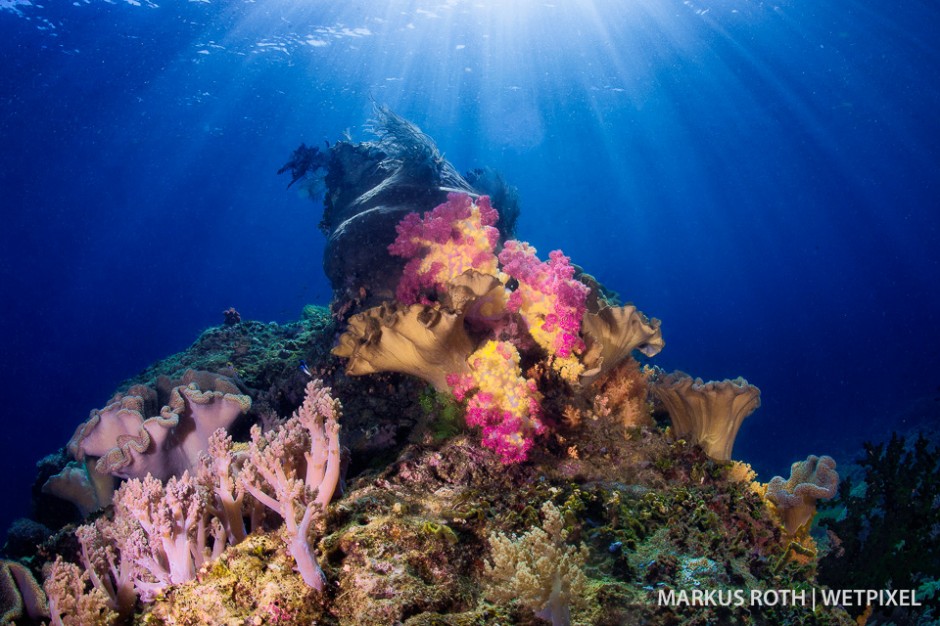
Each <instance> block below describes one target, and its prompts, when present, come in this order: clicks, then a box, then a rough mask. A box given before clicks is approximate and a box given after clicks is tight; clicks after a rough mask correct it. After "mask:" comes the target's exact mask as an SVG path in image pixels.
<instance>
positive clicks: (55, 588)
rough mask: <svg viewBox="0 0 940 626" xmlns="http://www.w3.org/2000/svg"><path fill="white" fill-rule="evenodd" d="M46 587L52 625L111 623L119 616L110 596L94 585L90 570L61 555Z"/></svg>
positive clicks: (76, 625) (105, 624)
mask: <svg viewBox="0 0 940 626" xmlns="http://www.w3.org/2000/svg"><path fill="white" fill-rule="evenodd" d="M43 588H44V589H45V590H46V594H48V596H49V612H50V614H51V615H52V621H51V624H52V626H111V625H112V624H114V623H115V622H116V620H117V619H118V614H117V613H115V612H114V611H113V610H112V609H111V608H110V607H109V602H108V597H107V596H106V595H105V594H104V593H103V592H102V591H101V590H99V589H98V588H96V587H92V586H91V579H90V575H89V573H88V571H87V570H83V569H82V568H80V567H79V566H78V565H75V564H74V563H69V562H67V561H63V560H62V557H61V556H60V557H58V558H57V559H56V560H55V562H54V563H53V564H52V566H51V568H50V570H49V574H48V575H47V576H46V581H45V583H43Z"/></svg>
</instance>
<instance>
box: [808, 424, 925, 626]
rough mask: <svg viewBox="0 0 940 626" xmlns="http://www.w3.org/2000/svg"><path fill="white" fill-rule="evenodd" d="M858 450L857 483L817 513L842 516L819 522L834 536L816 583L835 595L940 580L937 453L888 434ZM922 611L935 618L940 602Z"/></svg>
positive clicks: (846, 485) (921, 440) (847, 483)
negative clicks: (859, 472)
mask: <svg viewBox="0 0 940 626" xmlns="http://www.w3.org/2000/svg"><path fill="white" fill-rule="evenodd" d="M864 449H865V454H864V456H863V457H862V458H861V459H859V460H858V462H857V463H858V465H859V466H860V467H861V469H862V472H863V476H862V481H861V483H858V482H856V481H853V480H852V479H851V477H850V478H846V479H845V480H843V481H842V483H841V484H840V485H839V499H838V500H837V501H835V502H834V503H832V504H827V505H825V507H823V509H824V510H825V509H830V510H831V509H841V512H840V514H839V515H838V517H836V518H833V517H831V516H828V515H827V516H825V518H824V519H822V520H821V522H820V523H821V525H822V526H823V527H825V528H828V529H829V530H830V531H831V532H832V533H834V535H835V537H834V540H833V546H832V549H831V550H830V552H829V554H828V555H827V556H826V558H824V559H823V560H822V561H821V563H820V580H821V581H822V582H824V583H826V584H827V585H829V586H831V587H833V588H838V589H886V588H889V587H890V588H892V589H914V588H917V586H918V584H919V583H920V582H921V581H924V580H929V579H937V578H940V538H938V537H937V533H940V506H938V503H940V447H938V446H937V445H934V444H931V443H930V442H929V441H928V440H927V439H926V438H925V437H923V436H922V435H920V436H918V437H917V438H916V439H914V440H913V441H908V440H907V439H905V438H904V437H899V436H898V435H897V434H893V435H892V436H891V439H890V440H889V441H888V442H887V443H879V444H872V443H865V444H864ZM924 605H925V609H931V610H932V611H934V612H937V611H940V598H936V597H931V598H925V602H924Z"/></svg>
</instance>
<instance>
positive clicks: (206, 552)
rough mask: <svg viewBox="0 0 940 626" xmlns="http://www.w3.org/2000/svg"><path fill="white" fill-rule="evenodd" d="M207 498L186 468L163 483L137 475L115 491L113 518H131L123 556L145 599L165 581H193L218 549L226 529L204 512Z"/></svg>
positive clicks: (149, 597)
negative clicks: (133, 573)
mask: <svg viewBox="0 0 940 626" xmlns="http://www.w3.org/2000/svg"><path fill="white" fill-rule="evenodd" d="M208 498H209V493H208V488H207V486H206V485H203V484H200V483H198V482H197V481H196V480H195V479H194V478H193V477H191V476H190V474H189V472H184V473H183V475H182V476H181V477H179V478H177V477H175V476H174V477H173V478H170V479H169V480H168V481H167V483H166V485H165V486H164V485H163V484H162V483H161V482H160V481H159V480H157V479H156V478H154V477H153V476H147V477H146V478H145V479H143V480H139V479H136V478H135V479H132V480H129V481H127V482H125V483H124V484H123V485H121V488H120V489H118V491H117V492H116V493H115V494H114V508H115V518H116V519H119V520H127V521H131V520H132V521H131V524H132V526H131V528H130V529H128V530H129V532H126V533H124V534H123V536H122V537H121V558H122V559H130V560H131V561H132V562H134V563H135V564H136V566H137V568H138V571H137V572H136V573H135V580H134V585H135V587H136V588H137V591H138V593H139V594H140V596H141V598H142V599H143V600H144V601H149V600H152V599H153V598H154V597H155V596H156V594H157V593H158V592H159V591H160V590H162V589H163V588H165V587H166V586H167V585H172V584H179V583H183V582H186V581H188V580H192V579H193V578H194V577H195V576H196V570H197V569H199V568H200V567H201V566H202V565H203V564H204V563H206V562H207V561H209V560H212V559H215V558H216V557H217V556H218V555H219V554H221V552H222V549H223V548H224V547H225V544H226V541H225V534H224V530H223V529H222V526H221V524H220V523H219V522H218V520H215V519H214V518H211V517H210V516H209V514H208V511H207V503H208ZM210 532H211V534H212V536H211V541H210Z"/></svg>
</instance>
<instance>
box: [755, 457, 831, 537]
mask: <svg viewBox="0 0 940 626" xmlns="http://www.w3.org/2000/svg"><path fill="white" fill-rule="evenodd" d="M838 488H839V474H838V473H837V472H836V462H835V460H833V458H832V457H829V456H821V457H817V456H814V455H812V454H811V455H809V456H808V457H806V460H805V461H798V462H796V463H794V464H793V465H792V466H791V467H790V478H789V479H786V480H785V479H784V478H783V477H782V476H774V477H773V478H772V479H771V480H770V482H769V483H768V484H767V499H768V500H770V501H771V502H772V503H773V504H774V505H775V507H776V509H777V512H778V514H779V515H780V518H781V521H782V522H783V527H784V528H785V529H786V531H787V533H789V534H790V535H794V534H796V532H797V531H798V530H799V529H800V527H801V526H803V525H804V524H806V523H808V522H810V521H812V519H813V516H814V515H815V514H816V501H817V500H828V499H829V498H832V497H833V496H835V495H836V491H837V490H838Z"/></svg>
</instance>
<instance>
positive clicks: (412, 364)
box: [333, 302, 473, 391]
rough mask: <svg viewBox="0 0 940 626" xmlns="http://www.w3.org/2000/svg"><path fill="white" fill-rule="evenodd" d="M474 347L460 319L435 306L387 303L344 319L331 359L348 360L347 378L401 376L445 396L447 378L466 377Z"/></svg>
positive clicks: (461, 318)
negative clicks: (381, 374) (414, 378)
mask: <svg viewBox="0 0 940 626" xmlns="http://www.w3.org/2000/svg"><path fill="white" fill-rule="evenodd" d="M471 352H473V342H472V341H471V340H470V337H469V335H467V331H466V330H464V325H463V315H462V314H461V313H455V312H453V311H450V310H447V309H445V308H444V307H442V306H440V305H423V304H412V305H408V306H405V305H399V304H396V303H389V302H386V303H384V304H381V305H379V306H377V307H373V308H371V309H368V310H366V311H363V312H362V313H357V314H356V315H353V316H352V317H351V318H349V326H348V328H347V329H346V332H344V333H343V334H342V335H341V336H340V338H339V343H338V344H337V346H336V347H335V348H333V354H334V355H336V356H339V357H343V358H346V359H349V361H348V363H347V364H346V373H347V374H349V375H351V376H361V375H363V374H374V373H377V372H400V373H402V374H410V375H412V376H417V377H418V378H421V379H422V380H426V381H427V382H429V383H431V384H432V385H434V388H435V389H437V390H438V391H446V390H447V388H448V387H447V375H448V374H464V373H467V372H468V371H469V368H468V366H467V357H468V356H470V353H471Z"/></svg>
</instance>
